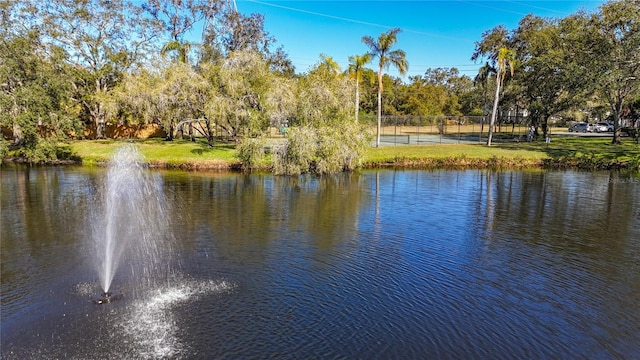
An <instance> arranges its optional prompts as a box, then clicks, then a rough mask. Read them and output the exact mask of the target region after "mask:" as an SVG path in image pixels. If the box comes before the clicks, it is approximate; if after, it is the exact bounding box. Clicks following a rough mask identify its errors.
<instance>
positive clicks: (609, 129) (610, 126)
mask: <svg viewBox="0 0 640 360" xmlns="http://www.w3.org/2000/svg"><path fill="white" fill-rule="evenodd" d="M596 125H598V126H600V127H601V128H603V129H605V130H602V131H606V132H613V124H609V123H608V122H599V123H597V124H596Z"/></svg>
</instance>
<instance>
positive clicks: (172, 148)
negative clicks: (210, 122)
mask: <svg viewBox="0 0 640 360" xmlns="http://www.w3.org/2000/svg"><path fill="white" fill-rule="evenodd" d="M610 141H611V139H610V138H586V137H585V138H580V137H554V138H553V139H552V142H551V144H546V143H545V142H544V141H538V142H532V143H527V142H519V143H518V142H496V143H494V145H493V146H491V147H487V146H486V145H484V144H482V143H478V144H450V145H439V144H436V145H398V146H383V147H379V148H369V149H368V150H367V152H366V154H365V158H364V163H365V167H379V166H397V167H440V166H458V167H464V166H469V167H552V168H553V167H555V168H562V167H574V168H584V169H609V168H625V169H632V170H638V169H640V146H639V145H638V144H637V143H636V142H635V141H634V140H633V139H630V138H623V141H622V145H617V146H614V145H610ZM128 142H132V143H134V144H135V145H136V146H137V147H138V149H139V150H140V151H141V152H142V154H143V156H144V157H145V160H146V161H148V162H149V163H150V164H151V165H155V166H158V167H178V168H185V169H207V168H208V169H211V168H220V169H223V168H230V167H232V166H234V165H236V164H238V163H239V160H238V159H237V158H236V157H235V156H236V150H235V146H234V145H233V144H227V143H218V144H216V146H214V147H212V148H211V147H208V146H207V144H206V142H205V141H204V140H202V139H199V140H198V141H196V142H190V141H187V140H174V141H163V140H162V139H146V140H134V141H131V140H83V141H74V142H71V144H70V146H71V150H72V151H73V153H74V154H76V155H77V156H78V157H79V158H80V159H82V162H83V163H84V164H89V165H91V164H100V163H103V162H105V161H107V160H108V159H109V158H110V157H111V155H112V154H113V153H114V151H115V150H116V149H117V148H119V147H120V146H122V145H123V144H126V143H128Z"/></svg>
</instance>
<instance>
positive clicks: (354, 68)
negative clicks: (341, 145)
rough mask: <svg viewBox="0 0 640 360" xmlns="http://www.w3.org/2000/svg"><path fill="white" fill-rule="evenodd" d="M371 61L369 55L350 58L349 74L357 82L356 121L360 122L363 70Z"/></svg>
mask: <svg viewBox="0 0 640 360" xmlns="http://www.w3.org/2000/svg"><path fill="white" fill-rule="evenodd" d="M370 61H371V56H370V55H369V54H364V55H354V56H349V69H347V72H348V73H349V75H351V78H352V79H354V81H355V82H356V100H355V121H356V122H358V113H359V112H360V82H361V81H362V69H363V68H364V66H365V65H366V64H368V63H369V62H370Z"/></svg>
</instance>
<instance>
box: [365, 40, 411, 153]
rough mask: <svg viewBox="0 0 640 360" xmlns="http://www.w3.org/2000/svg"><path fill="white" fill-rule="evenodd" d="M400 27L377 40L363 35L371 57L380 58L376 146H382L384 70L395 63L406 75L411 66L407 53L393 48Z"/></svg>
mask: <svg viewBox="0 0 640 360" xmlns="http://www.w3.org/2000/svg"><path fill="white" fill-rule="evenodd" d="M399 32H400V29H399V28H394V29H391V30H389V31H387V32H386V33H382V34H380V36H379V37H378V39H377V40H374V39H373V38H372V37H371V36H363V37H362V42H363V43H364V44H365V45H367V46H368V47H369V50H371V51H370V52H369V53H368V55H369V56H370V57H371V58H375V57H377V58H378V64H379V69H378V129H377V133H376V134H377V135H376V147H378V146H380V124H381V121H382V74H383V73H382V71H383V70H384V69H387V68H389V66H390V65H393V66H394V67H396V68H397V69H398V71H399V72H400V74H401V75H404V74H405V73H406V72H407V69H408V68H409V64H408V63H407V58H406V57H407V55H406V54H405V52H404V51H403V50H391V48H392V47H393V45H395V43H396V42H397V41H398V37H397V35H398V33H399Z"/></svg>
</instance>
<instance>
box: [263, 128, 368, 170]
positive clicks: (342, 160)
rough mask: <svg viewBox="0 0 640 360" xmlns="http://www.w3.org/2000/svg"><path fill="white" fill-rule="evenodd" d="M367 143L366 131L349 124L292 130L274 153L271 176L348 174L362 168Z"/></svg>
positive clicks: (366, 129)
mask: <svg viewBox="0 0 640 360" xmlns="http://www.w3.org/2000/svg"><path fill="white" fill-rule="evenodd" d="M371 140H372V134H371V132H370V131H369V130H368V128H367V127H365V126H362V125H358V124H356V123H353V122H343V123H342V124H340V125H338V126H321V127H317V128H316V127H311V126H303V127H298V128H293V129H292V130H291V133H290V135H289V138H288V142H287V143H286V144H285V145H282V146H280V147H278V148H277V149H276V151H275V152H274V157H273V168H274V173H276V174H280V175H297V174H301V173H306V172H315V173H317V174H334V173H338V172H341V171H345V170H346V171H352V170H354V169H356V168H358V167H359V166H361V165H362V162H363V159H364V154H365V151H366V149H367V148H368V147H369V146H370V144H371Z"/></svg>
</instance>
